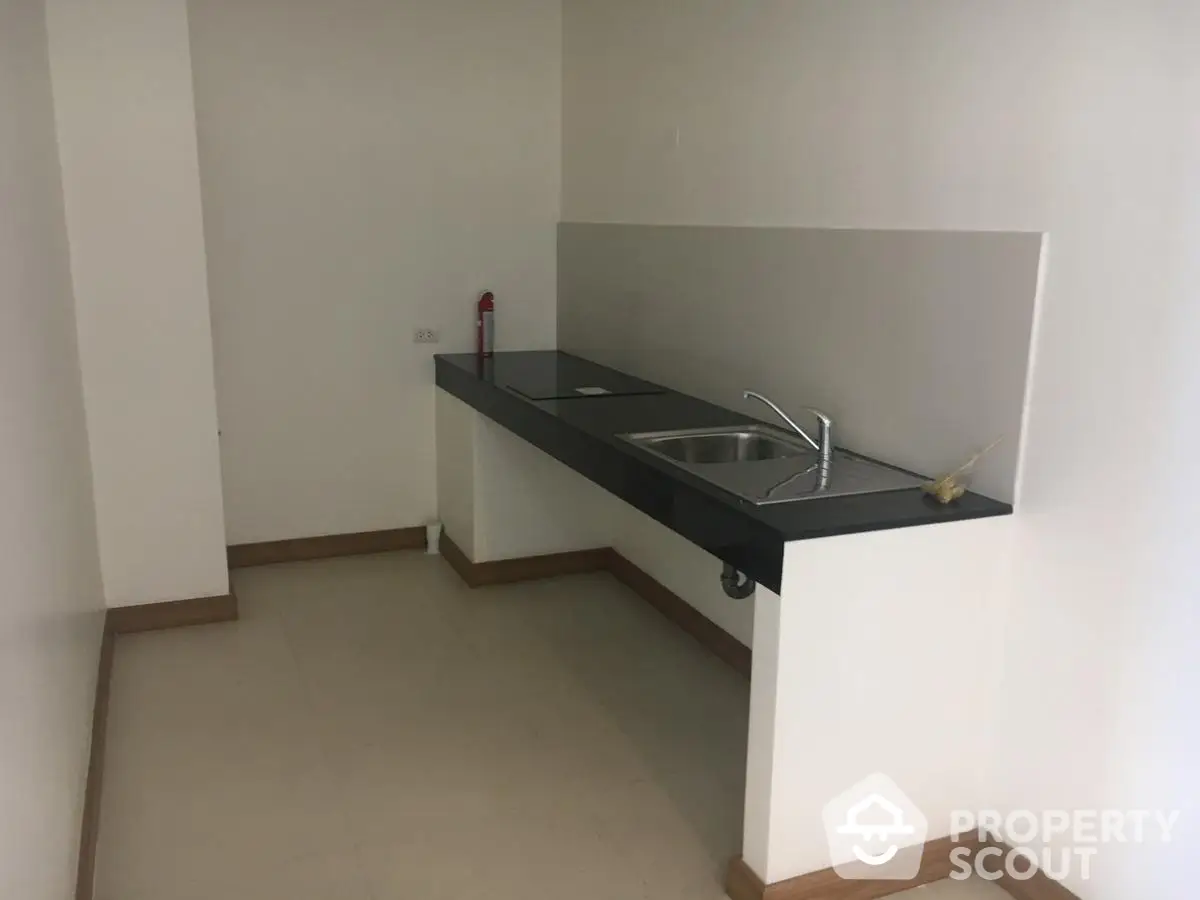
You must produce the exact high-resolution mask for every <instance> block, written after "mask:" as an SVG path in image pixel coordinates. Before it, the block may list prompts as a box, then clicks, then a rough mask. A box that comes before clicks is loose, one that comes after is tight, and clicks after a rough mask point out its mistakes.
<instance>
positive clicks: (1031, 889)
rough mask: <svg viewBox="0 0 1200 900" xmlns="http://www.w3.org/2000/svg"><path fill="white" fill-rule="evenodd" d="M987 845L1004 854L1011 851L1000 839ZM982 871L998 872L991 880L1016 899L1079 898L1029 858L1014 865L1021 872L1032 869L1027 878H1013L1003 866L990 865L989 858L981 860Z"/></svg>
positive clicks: (1065, 899)
mask: <svg viewBox="0 0 1200 900" xmlns="http://www.w3.org/2000/svg"><path fill="white" fill-rule="evenodd" d="M987 846H989V847H995V848H996V849H998V850H1000V851H1001V852H1002V853H1004V854H1008V853H1011V852H1012V847H1010V846H1009V845H1008V844H1005V843H1003V842H1001V841H989V842H988V844H987ZM983 868H984V871H986V872H989V873H993V874H994V873H996V872H999V873H1000V878H999V879H997V880H996V881H994V882H992V883H993V884H995V885H996V886H997V887H999V888H1003V889H1004V890H1005V891H1006V892H1007V893H1008V894H1009V896H1012V897H1015V898H1016V900H1079V898H1078V897H1077V896H1076V895H1075V894H1073V893H1072V892H1071V891H1069V890H1067V888H1066V887H1064V886H1063V885H1062V884H1061V883H1060V882H1058V881H1055V880H1054V879H1053V878H1051V877H1050V876H1049V875H1047V874H1046V873H1045V872H1043V871H1041V870H1040V869H1038V868H1037V866H1036V865H1035V864H1034V863H1033V862H1032V861H1030V860H1028V859H1024V860H1022V861H1021V862H1019V863H1017V864H1016V865H1014V868H1015V869H1018V870H1019V871H1020V872H1021V873H1022V874H1025V873H1028V872H1030V871H1031V870H1036V871H1033V872H1032V874H1031V875H1030V877H1029V878H1014V877H1013V876H1012V875H1009V874H1008V872H1007V871H1005V870H1004V868H1003V866H1000V865H991V864H990V860H987V859H984V860H983Z"/></svg>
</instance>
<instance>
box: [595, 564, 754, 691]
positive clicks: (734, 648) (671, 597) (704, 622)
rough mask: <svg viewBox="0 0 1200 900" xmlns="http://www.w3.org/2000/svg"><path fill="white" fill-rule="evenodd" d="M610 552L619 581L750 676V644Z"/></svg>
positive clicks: (611, 566) (639, 569)
mask: <svg viewBox="0 0 1200 900" xmlns="http://www.w3.org/2000/svg"><path fill="white" fill-rule="evenodd" d="M609 554H610V555H609V565H608V570H609V571H610V572H611V573H612V575H613V577H614V578H616V579H617V581H619V582H621V584H623V585H625V586H626V587H627V588H629V589H630V590H631V591H633V592H634V593H635V594H637V595H638V596H639V597H641V598H642V599H643V600H645V601H646V602H647V603H649V604H650V605H651V606H653V607H654V608H655V609H657V610H658V611H659V612H660V613H662V614H663V615H664V616H665V617H666V618H668V619H670V620H671V621H672V622H674V623H675V624H676V625H678V626H679V627H680V628H682V629H683V630H684V631H686V632H687V633H688V634H690V635H691V636H692V637H694V638H695V639H696V640H697V641H699V642H700V643H701V644H703V645H704V646H705V647H706V648H708V650H710V651H711V652H712V653H714V654H715V655H717V656H718V657H720V658H721V659H723V660H724V661H725V662H726V663H728V664H729V665H730V666H731V667H732V668H733V669H734V670H736V671H737V672H739V673H741V674H742V675H744V676H745V677H747V678H749V677H750V665H751V660H752V658H753V655H752V653H751V651H750V648H749V647H747V646H746V645H745V644H743V643H742V642H741V641H739V640H738V639H737V638H735V637H734V636H733V635H731V634H730V633H729V632H727V631H726V630H725V629H723V628H721V627H720V626H719V625H717V624H715V623H714V622H712V621H711V620H710V619H708V618H707V617H705V616H704V615H702V614H701V613H700V612H699V611H697V610H696V608H695V607H694V606H692V605H691V604H690V603H688V602H687V601H686V600H684V599H683V598H682V597H680V596H679V595H678V594H676V593H675V592H674V591H672V590H671V589H670V588H668V587H666V585H664V584H662V583H661V582H659V581H658V580H657V579H656V578H654V576H653V575H651V574H650V573H648V572H646V571H645V570H644V569H641V568H639V567H638V566H636V565H634V564H633V563H632V562H630V561H629V560H628V559H626V558H625V557H624V556H622V555H621V554H620V553H618V552H617V551H616V550H610V551H609Z"/></svg>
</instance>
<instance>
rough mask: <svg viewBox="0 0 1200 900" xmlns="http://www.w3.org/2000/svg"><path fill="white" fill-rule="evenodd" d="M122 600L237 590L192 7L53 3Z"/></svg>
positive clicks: (74, 227)
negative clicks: (203, 199)
mask: <svg viewBox="0 0 1200 900" xmlns="http://www.w3.org/2000/svg"><path fill="white" fill-rule="evenodd" d="M47 22H48V25H49V34H50V61H51V67H52V73H53V84H54V100H55V114H56V117H57V124H58V139H59V148H60V152H61V158H62V172H63V189H64V193H65V196H66V213H67V230H68V234H69V236H70V245H71V268H72V274H73V276H74V285H75V299H76V307H77V311H78V319H79V353H80V359H81V362H82V367H83V390H84V399H85V401H86V409H87V422H88V433H89V436H90V439H91V456H92V470H93V473H94V479H95V497H96V515H97V521H98V524H99V536H100V561H101V567H102V570H103V573H104V588H105V596H106V597H107V600H108V602H109V604H110V605H112V606H126V605H133V604H140V603H150V602H156V601H164V600H180V599H187V598H190V597H205V596H215V595H220V594H224V593H226V592H227V591H228V571H227V569H226V565H225V535H224V525H223V521H224V513H223V510H222V506H221V471H220V456H219V451H218V446H217V411H216V394H215V389H214V386H213V364H212V334H211V326H210V322H209V308H208V291H207V282H206V276H205V259H204V237H203V227H202V222H201V210H200V185H199V174H198V165H197V157H196V130H195V115H194V112H193V107H192V74H191V62H190V57H189V54H188V31H187V11H186V8H185V6H184V0H114V2H106V3H103V4H97V3H92V2H89V0H48V4H47Z"/></svg>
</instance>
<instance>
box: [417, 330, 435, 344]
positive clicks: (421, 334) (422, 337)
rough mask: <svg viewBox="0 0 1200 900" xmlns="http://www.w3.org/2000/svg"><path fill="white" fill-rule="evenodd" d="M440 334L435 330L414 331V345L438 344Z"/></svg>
mask: <svg viewBox="0 0 1200 900" xmlns="http://www.w3.org/2000/svg"><path fill="white" fill-rule="evenodd" d="M437 342H438V333H437V329H435V328H417V329H414V331H413V343H414V344H436V343H437Z"/></svg>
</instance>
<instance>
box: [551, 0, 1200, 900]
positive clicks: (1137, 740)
mask: <svg viewBox="0 0 1200 900" xmlns="http://www.w3.org/2000/svg"><path fill="white" fill-rule="evenodd" d="M565 7H566V12H565V17H566V24H565V45H564V47H565V51H564V52H565V59H566V67H565V72H564V94H565V101H564V105H565V113H564V122H565V138H564V198H563V205H564V216H563V217H564V219H568V220H578V221H623V222H655V223H663V222H675V223H705V224H790V225H808V226H822V227H826V226H828V227H856V228H939V229H1013V230H1029V231H1043V230H1044V231H1048V232H1049V235H1050V237H1049V263H1048V268H1047V271H1046V273H1045V285H1044V298H1043V304H1042V315H1041V322H1040V330H1039V337H1038V340H1037V345H1036V351H1035V353H1036V361H1035V374H1034V380H1033V384H1032V390H1031V401H1032V409H1031V418H1030V422H1029V427H1028V433H1027V440H1026V457H1025V472H1024V482H1023V487H1022V493H1021V496H1020V498H1019V499H1020V501H1021V509H1020V515H1019V517H1018V525H1019V527H1018V529H1017V534H1016V551H1015V561H1014V565H1013V572H1012V579H1011V584H1010V590H1009V598H1010V603H1011V606H1012V609H1011V619H1010V622H1009V641H1008V647H1009V650H1008V663H1007V669H1006V671H1007V676H1006V677H1007V682H1006V686H1005V693H1006V696H1007V698H1008V702H1007V708H1006V712H1005V714H1004V716H1003V717H1002V718H1001V721H1000V722H999V723H998V725H997V735H998V742H997V746H996V757H997V769H996V771H995V772H994V784H993V787H994V794H993V795H994V796H995V797H996V798H997V802H998V803H1000V804H1005V805H1009V806H1014V807H1034V808H1045V807H1057V806H1065V807H1068V808H1072V807H1095V806H1102V805H1107V804H1114V803H1115V804H1128V803H1131V802H1136V801H1138V800H1144V801H1146V802H1154V801H1157V800H1159V799H1162V798H1164V797H1167V796H1173V797H1175V798H1179V799H1180V800H1182V799H1185V798H1190V799H1194V798H1195V782H1196V775H1195V770H1194V768H1191V769H1185V768H1184V767H1183V766H1182V765H1179V764H1178V763H1177V762H1176V764H1174V765H1173V766H1172V767H1171V768H1170V772H1171V775H1170V777H1166V776H1164V777H1163V779H1162V781H1161V782H1159V783H1158V784H1157V787H1156V790H1155V791H1149V790H1147V789H1146V785H1147V779H1146V776H1145V775H1144V774H1142V775H1139V774H1138V773H1139V772H1142V773H1144V771H1145V767H1146V766H1147V764H1148V763H1147V761H1148V760H1159V761H1162V763H1163V764H1164V765H1169V764H1170V763H1169V761H1170V760H1176V761H1178V760H1179V759H1182V756H1181V754H1182V752H1183V747H1184V746H1185V743H1186V738H1187V737H1188V735H1187V729H1188V728H1189V727H1190V726H1189V725H1188V724H1186V723H1187V722H1188V721H1189V719H1190V718H1191V714H1190V713H1186V712H1185V709H1186V707H1185V706H1184V702H1185V701H1184V697H1183V695H1182V694H1180V693H1178V692H1177V691H1175V690H1174V687H1173V685H1174V684H1176V683H1177V682H1178V680H1180V679H1182V678H1185V674H1184V673H1185V671H1194V662H1193V663H1185V661H1184V659H1183V657H1182V653H1181V650H1180V646H1181V644H1180V641H1181V640H1182V638H1181V635H1184V634H1186V635H1193V636H1194V635H1195V633H1196V622H1195V616H1194V613H1190V612H1189V611H1188V605H1187V604H1184V603H1182V602H1180V601H1179V600H1178V599H1177V598H1179V597H1181V596H1183V591H1184V589H1185V586H1186V585H1187V582H1188V579H1189V577H1190V576H1189V575H1188V573H1187V568H1186V567H1187V565H1189V564H1188V563H1186V562H1185V561H1184V553H1183V551H1182V550H1181V549H1179V548H1180V546H1181V541H1183V539H1184V536H1185V535H1186V534H1187V532H1186V531H1185V525H1184V523H1186V522H1187V521H1190V520H1191V517H1192V513H1191V512H1190V510H1192V509H1194V507H1195V505H1196V498H1197V495H1198V494H1200V491H1197V487H1196V484H1195V480H1194V476H1193V475H1192V474H1191V473H1192V472H1193V471H1194V467H1193V466H1191V464H1190V463H1188V464H1187V465H1186V466H1184V467H1183V468H1182V469H1181V468H1179V467H1176V468H1174V469H1172V468H1170V467H1165V468H1161V469H1160V468H1159V464H1158V461H1165V460H1176V459H1179V460H1182V459H1188V458H1189V457H1188V456H1187V455H1185V454H1186V453H1190V452H1191V451H1192V450H1194V435H1190V434H1188V433H1187V432H1186V430H1185V429H1186V428H1188V427H1190V426H1189V425H1188V422H1189V421H1190V420H1191V419H1194V415H1193V413H1192V410H1194V408H1195V404H1194V399H1192V406H1191V407H1190V408H1189V407H1187V406H1185V405H1181V404H1180V402H1179V401H1180V399H1181V391H1182V384H1183V383H1184V382H1185V381H1189V382H1190V381H1191V380H1192V379H1194V376H1195V369H1196V366H1195V363H1194V356H1195V354H1194V346H1195V342H1194V340H1193V341H1192V342H1191V344H1190V345H1189V344H1188V343H1186V342H1182V343H1178V344H1177V343H1174V342H1173V341H1171V340H1169V338H1170V337H1171V335H1172V333H1173V332H1175V333H1178V332H1180V331H1181V330H1182V329H1183V327H1184V323H1183V316H1184V315H1185V314H1186V313H1187V311H1188V310H1189V309H1190V308H1194V305H1195V296H1196V284H1197V279H1196V274H1197V273H1196V272H1195V270H1194V264H1193V263H1189V255H1190V254H1194V247H1195V246H1196V244H1197V242H1198V241H1200V222H1198V221H1197V218H1196V216H1195V208H1194V207H1195V203H1196V197H1197V192H1196V190H1195V187H1196V181H1195V177H1194V176H1195V171H1196V166H1197V161H1198V160H1200V153H1197V152H1196V150H1197V143H1196V140H1195V138H1196V135H1195V128H1196V125H1195V110H1196V109H1197V108H1200V104H1198V102H1197V101H1198V98H1197V89H1198V84H1197V76H1198V69H1200V57H1198V56H1197V55H1196V54H1195V52H1194V51H1195V47H1196V46H1197V43H1198V42H1200V22H1197V16H1198V15H1200V10H1197V8H1196V7H1195V5H1194V4H1185V3H1178V2H1170V0H1154V2H1145V3H1128V2H1117V0H1070V2H1060V3H1042V2H1036V0H1016V2H1009V3H992V4H983V3H962V2H961V0H912V2H908V3H903V4H899V3H896V4H880V3H875V2H870V0H843V2H839V3H823V2H815V0H811V2H803V0H759V2H755V3H743V4H731V3H727V2H723V0H695V2H691V3H686V4H684V3H678V2H671V0H612V2H608V3H603V4H601V3H590V2H586V0H567V2H566V4H565ZM676 127H678V129H679V134H680V140H679V144H678V146H677V147H676V146H675V142H674V139H673V138H674V131H675V128H676ZM1195 331H1196V326H1195V324H1194V322H1193V323H1192V324H1191V325H1190V326H1189V328H1188V332H1187V333H1188V334H1190V335H1194V334H1195ZM1194 396H1195V395H1192V398H1194ZM1189 399H1191V398H1189ZM1189 441H1191V443H1189ZM1147 460H1150V461H1151V462H1150V464H1149V469H1147V468H1145V467H1144V466H1143V463H1145V461H1147ZM1147 471H1149V472H1150V473H1151V475H1152V477H1155V478H1156V473H1158V474H1163V477H1165V479H1166V482H1165V483H1164V482H1158V481H1157V480H1156V481H1155V483H1156V484H1158V485H1159V486H1158V487H1153V486H1150V485H1149V484H1148V483H1147V481H1146V480H1144V478H1143V475H1144V474H1145V473H1147ZM1170 472H1177V473H1180V474H1179V477H1174V476H1172V475H1169V474H1166V473H1170ZM1164 528H1165V529H1166V532H1167V534H1169V535H1170V541H1169V542H1166V541H1163V540H1162V535H1163V529H1164ZM1194 546H1195V545H1194V542H1193V543H1192V545H1191V548H1190V549H1191V552H1192V553H1193V554H1194ZM1192 580H1193V581H1194V576H1193V577H1192ZM1168 585H1169V586H1170V587H1168ZM1191 605H1193V606H1194V603H1193V604H1191ZM1150 611H1153V613H1151V612H1150ZM1190 643H1191V646H1193V647H1194V646H1195V639H1194V637H1193V638H1192V639H1191V641H1190ZM1159 659H1167V660H1171V661H1172V662H1174V663H1175V665H1173V666H1170V667H1168V671H1169V672H1171V673H1173V674H1172V675H1170V676H1168V675H1167V673H1166V672H1164V671H1163V670H1162V668H1160V666H1159V664H1158V660H1159ZM1135 674H1136V677H1135ZM1186 677H1190V676H1186ZM1132 683H1138V684H1139V687H1140V689H1139V690H1137V691H1132V690H1118V688H1120V687H1122V686H1123V685H1126V684H1132ZM1164 691H1167V693H1166V694H1164V693H1163V692H1164ZM1149 696H1154V699H1155V703H1154V704H1153V713H1154V721H1153V723H1152V724H1153V727H1152V728H1150V727H1149V726H1150V724H1151V723H1148V722H1147V721H1146V719H1145V717H1146V716H1147V715H1149V714H1150V709H1148V708H1147V707H1146V706H1145V704H1146V702H1147V699H1148V697H1149ZM1134 721H1136V722H1139V723H1140V727H1139V728H1138V729H1137V730H1134V731H1130V730H1129V729H1128V727H1127V725H1128V723H1130V722H1134ZM1159 771H1164V770H1161V769H1159ZM1192 809H1193V817H1192V825H1191V826H1190V827H1191V828H1192V829H1194V828H1195V821H1196V816H1195V815H1194V811H1195V807H1194V806H1193V807H1192ZM1185 822H1186V820H1185ZM1181 828H1182V829H1183V831H1184V832H1187V830H1188V826H1186V824H1185V825H1184V826H1181ZM1191 833H1192V835H1193V839H1194V831H1193V832H1191ZM1187 843H1188V837H1187V834H1183V835H1182V837H1180V838H1179V842H1178V843H1176V844H1175V845H1174V847H1175V848H1176V850H1175V851H1174V853H1173V854H1172V853H1171V852H1170V851H1169V849H1168V851H1166V852H1165V853H1164V855H1163V859H1164V860H1165V862H1164V865H1167V866H1168V868H1170V867H1171V866H1174V870H1175V871H1182V870H1183V866H1184V865H1185V860H1184V858H1183V854H1184V850H1183V849H1182V848H1183V847H1186V845H1187ZM1150 853H1151V851H1150V850H1147V849H1145V848H1117V849H1114V850H1109V851H1106V852H1105V853H1104V854H1103V855H1102V857H1101V859H1100V860H1099V861H1098V863H1097V874H1096V877H1095V878H1094V879H1093V880H1092V881H1091V882H1089V883H1086V884H1084V883H1080V882H1079V881H1078V880H1075V881H1072V882H1071V883H1070V886H1071V887H1072V888H1073V889H1074V890H1075V891H1076V892H1077V893H1078V894H1079V895H1080V896H1081V897H1083V898H1084V900H1117V898H1123V897H1129V896H1139V895H1143V894H1144V893H1145V884H1144V879H1145V874H1144V873H1145V867H1144V865H1142V864H1141V863H1142V862H1144V861H1145V860H1147V859H1149V858H1150ZM1160 871H1165V870H1160ZM1182 890H1183V888H1182V887H1181V886H1180V885H1179V884H1178V883H1175V882H1172V883H1171V884H1170V885H1163V886H1162V888H1161V889H1160V890H1159V892H1158V896H1164V897H1180V896H1183V894H1182V893H1181V891H1182Z"/></svg>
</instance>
